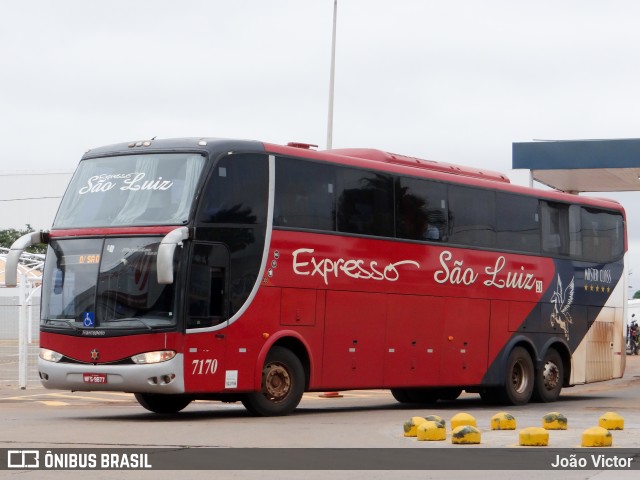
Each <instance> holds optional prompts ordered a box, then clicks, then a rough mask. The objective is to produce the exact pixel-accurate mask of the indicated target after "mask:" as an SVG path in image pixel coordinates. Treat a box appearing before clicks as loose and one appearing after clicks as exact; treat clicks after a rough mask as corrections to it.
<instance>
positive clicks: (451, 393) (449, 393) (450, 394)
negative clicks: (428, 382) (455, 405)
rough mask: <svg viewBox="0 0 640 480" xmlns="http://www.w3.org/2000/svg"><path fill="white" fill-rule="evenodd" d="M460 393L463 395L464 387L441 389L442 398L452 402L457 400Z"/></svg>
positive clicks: (440, 396)
mask: <svg viewBox="0 0 640 480" xmlns="http://www.w3.org/2000/svg"><path fill="white" fill-rule="evenodd" d="M460 395H462V389H461V388H456V387H447V388H441V389H440V395H439V398H440V400H445V401H447V402H452V401H454V400H456V399H457V398H458V397H459V396H460Z"/></svg>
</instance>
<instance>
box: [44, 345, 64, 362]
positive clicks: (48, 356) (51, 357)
mask: <svg viewBox="0 0 640 480" xmlns="http://www.w3.org/2000/svg"><path fill="white" fill-rule="evenodd" d="M39 355H40V358H41V359H42V360H46V361H47V362H59V361H60V360H62V354H61V353H58V352H54V351H53V350H49V349H48V348H41V349H40V354H39Z"/></svg>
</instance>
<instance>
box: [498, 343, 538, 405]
mask: <svg viewBox="0 0 640 480" xmlns="http://www.w3.org/2000/svg"><path fill="white" fill-rule="evenodd" d="M505 380H506V382H505V386H504V391H503V392H502V393H503V401H504V403H507V404H511V405H525V404H526V403H527V402H528V401H529V399H531V395H532V394H533V387H534V383H535V374H534V369H533V361H532V360H531V356H530V355H529V352H527V350H526V349H525V348H523V347H515V348H514V349H513V350H511V353H510V354H509V358H508V360H507V370H506V379H505Z"/></svg>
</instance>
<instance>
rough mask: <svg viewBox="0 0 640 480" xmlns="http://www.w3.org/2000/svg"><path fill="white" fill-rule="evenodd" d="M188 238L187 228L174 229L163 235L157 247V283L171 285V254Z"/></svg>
mask: <svg viewBox="0 0 640 480" xmlns="http://www.w3.org/2000/svg"><path fill="white" fill-rule="evenodd" d="M188 238H189V229H188V228H187V227H180V228H176V229H175V230H171V231H170V232H169V233H167V234H166V235H165V237H164V238H163V239H162V241H161V242H160V246H159V247H158V261H157V270H158V283H159V284H160V285H171V284H172V283H173V254H174V252H175V251H176V247H177V246H178V245H180V246H182V242H183V241H184V240H186V239H188Z"/></svg>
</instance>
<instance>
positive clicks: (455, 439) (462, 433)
mask: <svg viewBox="0 0 640 480" xmlns="http://www.w3.org/2000/svg"><path fill="white" fill-rule="evenodd" d="M451 443H455V444H467V445H469V444H477V443H480V430H478V429H477V428H476V427H474V426H472V425H460V426H459V427H456V428H454V429H453V433H452V434H451Z"/></svg>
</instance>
